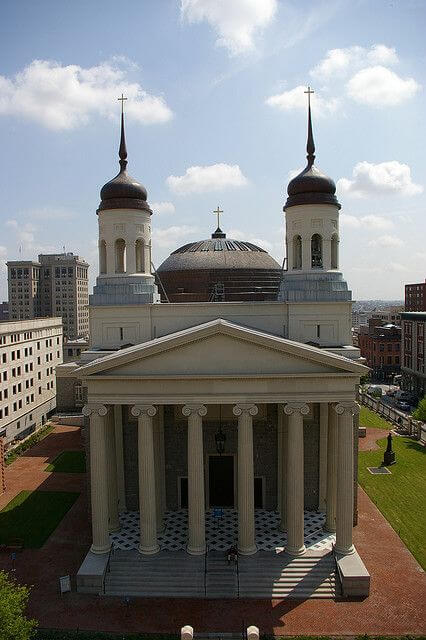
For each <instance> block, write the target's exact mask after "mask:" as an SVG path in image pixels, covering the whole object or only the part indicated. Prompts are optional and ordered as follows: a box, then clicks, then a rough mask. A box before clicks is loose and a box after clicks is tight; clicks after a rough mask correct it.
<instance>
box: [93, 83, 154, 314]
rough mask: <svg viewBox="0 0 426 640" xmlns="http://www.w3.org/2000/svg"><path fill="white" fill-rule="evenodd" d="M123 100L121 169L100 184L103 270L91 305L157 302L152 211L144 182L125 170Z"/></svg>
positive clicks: (100, 242)
mask: <svg viewBox="0 0 426 640" xmlns="http://www.w3.org/2000/svg"><path fill="white" fill-rule="evenodd" d="M118 99H119V100H120V101H121V105H122V107H121V136H120V148H119V158H120V171H119V173H118V174H117V175H116V176H115V177H114V178H113V179H112V180H110V181H109V182H107V183H106V184H105V185H104V186H103V187H102V189H101V202H100V204H99V207H98V210H97V212H96V213H97V214H98V224H99V275H98V277H97V278H96V285H95V287H94V288H93V295H92V296H90V305H91V306H103V305H123V304H144V303H150V302H151V303H152V302H159V301H160V297H159V294H158V291H157V287H156V285H155V282H154V276H153V275H152V273H151V215H152V211H151V209H150V206H149V204H148V202H147V192H146V189H145V187H144V186H143V185H142V184H140V183H139V182H137V181H136V180H135V179H134V178H132V177H131V176H130V175H129V174H128V173H127V147H126V137H125V131H124V108H123V105H124V101H125V100H127V98H125V97H124V96H123V95H122V96H121V98H118Z"/></svg>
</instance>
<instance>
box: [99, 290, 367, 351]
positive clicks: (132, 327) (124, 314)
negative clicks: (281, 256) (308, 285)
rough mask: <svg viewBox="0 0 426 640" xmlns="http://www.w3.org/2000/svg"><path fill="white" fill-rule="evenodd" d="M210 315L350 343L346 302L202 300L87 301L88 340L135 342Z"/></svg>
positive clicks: (299, 337)
mask: <svg viewBox="0 0 426 640" xmlns="http://www.w3.org/2000/svg"><path fill="white" fill-rule="evenodd" d="M216 318H223V319H224V320H229V321H230V322H235V323H236V324H240V325H243V326H246V327H250V328H253V329H258V330H260V331H264V332H266V333H271V334H272V335H277V336H281V337H284V338H288V339H290V340H296V341H298V342H310V341H314V342H317V343H319V344H320V345H321V346H330V347H337V346H342V345H351V344H352V335H351V303H350V302H316V303H295V304H291V303H286V302H258V303H253V302H235V303H233V302H204V303H187V304H178V303H171V304H146V305H140V306H126V307H121V306H116V307H112V306H108V307H91V310H90V336H91V337H90V343H91V346H102V347H103V348H108V347H119V346H122V345H125V344H129V343H131V344H140V343H142V342H146V341H148V340H152V339H153V338H158V337H160V336H164V335H167V334H170V333H174V332H176V331H181V330H182V329H187V328H189V327H193V326H196V325H198V324H202V323H204V322H209V321H210V320H214V319H216ZM318 325H320V331H319V332H320V336H319V337H318V335H317V333H318V330H317V327H318ZM348 357H349V354H348ZM355 357H357V356H355Z"/></svg>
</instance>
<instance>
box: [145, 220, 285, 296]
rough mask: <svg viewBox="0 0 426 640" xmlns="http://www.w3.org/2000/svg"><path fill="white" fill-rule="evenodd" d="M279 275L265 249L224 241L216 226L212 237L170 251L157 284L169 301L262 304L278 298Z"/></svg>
mask: <svg viewBox="0 0 426 640" xmlns="http://www.w3.org/2000/svg"><path fill="white" fill-rule="evenodd" d="M215 213H216V212H215ZM281 275H282V270H281V266H280V265H279V264H278V262H276V261H275V260H274V259H273V258H272V256H270V255H269V254H268V253H267V252H266V251H265V250H264V249H262V248H261V247H258V246H256V245H255V244H253V243H251V242H246V241H241V240H232V239H230V238H227V237H226V233H224V232H223V231H222V229H221V228H220V226H219V224H218V227H217V229H216V231H215V232H214V233H212V235H211V238H207V239H206V240H198V241H197V242H191V243H189V244H185V245H183V246H182V247H179V248H178V249H176V250H175V251H173V253H172V254H171V255H170V256H169V257H168V258H167V259H166V260H165V261H164V262H163V263H162V264H161V265H160V267H159V268H158V270H157V277H158V281H157V284H158V288H159V290H160V292H161V294H162V297H163V299H165V300H166V299H168V300H169V301H170V302H236V301H237V302H238V301H248V300H249V301H250V300H251V301H265V300H276V299H277V295H278V291H279V286H280V281H281Z"/></svg>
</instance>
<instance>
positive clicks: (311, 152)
mask: <svg viewBox="0 0 426 640" xmlns="http://www.w3.org/2000/svg"><path fill="white" fill-rule="evenodd" d="M305 93H307V94H308V141H307V143H306V151H307V154H308V155H307V156H306V159H307V161H308V168H309V169H310V168H311V167H312V165H313V164H314V160H315V143H314V136H313V133H312V117H311V94H312V93H314V92H313V91H312V89H311V87H308V90H307V91H305Z"/></svg>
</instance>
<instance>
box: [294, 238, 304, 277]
mask: <svg viewBox="0 0 426 640" xmlns="http://www.w3.org/2000/svg"><path fill="white" fill-rule="evenodd" d="M301 268H302V238H301V237H300V236H294V238H293V269H301Z"/></svg>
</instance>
